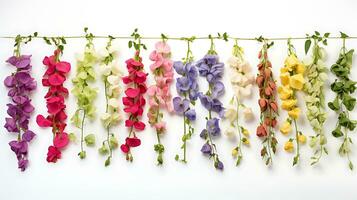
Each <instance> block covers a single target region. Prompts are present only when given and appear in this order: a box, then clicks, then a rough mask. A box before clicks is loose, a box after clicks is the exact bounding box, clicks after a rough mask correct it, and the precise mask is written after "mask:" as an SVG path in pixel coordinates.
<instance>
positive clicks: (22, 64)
mask: <svg viewBox="0 0 357 200" xmlns="http://www.w3.org/2000/svg"><path fill="white" fill-rule="evenodd" d="M30 58H31V55H22V56H19V57H16V56H11V57H10V58H9V59H7V61H6V62H8V63H10V64H11V65H13V66H15V67H17V68H18V69H28V68H30V67H31V65H30V63H31V59H30Z"/></svg>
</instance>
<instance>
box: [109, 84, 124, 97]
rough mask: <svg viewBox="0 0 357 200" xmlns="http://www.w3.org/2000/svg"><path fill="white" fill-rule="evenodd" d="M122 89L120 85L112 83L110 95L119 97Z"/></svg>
mask: <svg viewBox="0 0 357 200" xmlns="http://www.w3.org/2000/svg"><path fill="white" fill-rule="evenodd" d="M120 90H121V88H120V86H119V85H111V86H109V87H108V96H111V97H113V98H117V97H119V94H120Z"/></svg>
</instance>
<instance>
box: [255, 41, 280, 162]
mask: <svg viewBox="0 0 357 200" xmlns="http://www.w3.org/2000/svg"><path fill="white" fill-rule="evenodd" d="M272 44H273V43H266V41H264V45H263V48H262V49H261V50H260V52H259V56H258V58H259V59H260V62H259V64H258V70H259V73H258V75H257V77H256V83H257V85H258V87H259V96H260V99H259V100H258V104H259V107H260V111H261V114H260V124H259V126H258V127H257V131H256V134H257V136H258V137H259V138H262V139H263V148H262V149H261V151H260V155H261V156H262V158H263V159H265V164H266V165H269V164H271V163H272V156H273V155H272V154H273V153H274V154H275V152H276V146H277V143H278V141H277V140H276V138H275V132H274V130H273V129H274V128H275V127H276V125H277V120H276V116H277V114H278V105H277V103H276V100H275V96H276V84H275V80H274V78H273V73H272V71H271V67H272V66H271V63H270V61H269V59H268V49H269V47H270V46H271V45H272Z"/></svg>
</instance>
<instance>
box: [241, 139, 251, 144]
mask: <svg viewBox="0 0 357 200" xmlns="http://www.w3.org/2000/svg"><path fill="white" fill-rule="evenodd" d="M242 141H243V144H245V145H249V144H250V142H249V140H248V138H243V139H242Z"/></svg>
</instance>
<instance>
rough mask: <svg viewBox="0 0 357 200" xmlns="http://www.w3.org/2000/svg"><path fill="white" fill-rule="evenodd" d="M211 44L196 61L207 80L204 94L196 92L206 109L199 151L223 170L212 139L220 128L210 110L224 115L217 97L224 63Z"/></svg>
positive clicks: (222, 86)
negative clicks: (220, 60)
mask: <svg viewBox="0 0 357 200" xmlns="http://www.w3.org/2000/svg"><path fill="white" fill-rule="evenodd" d="M213 45H214V44H213V39H211V49H210V51H209V52H208V53H207V54H206V55H205V56H204V57H203V58H202V59H200V60H198V61H197V63H196V67H197V69H198V72H199V74H200V76H203V77H205V78H206V80H207V82H208V91H207V92H206V93H205V94H204V93H202V92H200V93H199V94H198V97H199V99H200V102H201V104H202V106H203V107H204V108H206V109H207V110H208V116H207V117H206V128H205V129H203V130H202V131H201V133H200V137H201V138H202V139H204V140H205V143H204V144H203V146H202V147H201V152H202V153H203V154H204V155H207V156H209V157H210V158H213V163H214V167H215V168H216V169H219V170H223V167H224V165H223V163H222V162H221V161H220V160H219V156H218V153H217V146H216V145H215V144H214V143H213V139H212V138H213V137H217V136H219V135H221V128H220V127H219V118H218V117H212V112H215V113H217V114H219V116H220V117H223V116H224V108H223V104H222V103H221V102H220V101H219V99H218V98H219V97H221V96H223V94H224V91H225V90H224V84H223V82H222V81H221V79H222V76H223V73H224V63H222V62H219V57H218V55H217V53H216V52H215V50H214V46H213Z"/></svg>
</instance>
